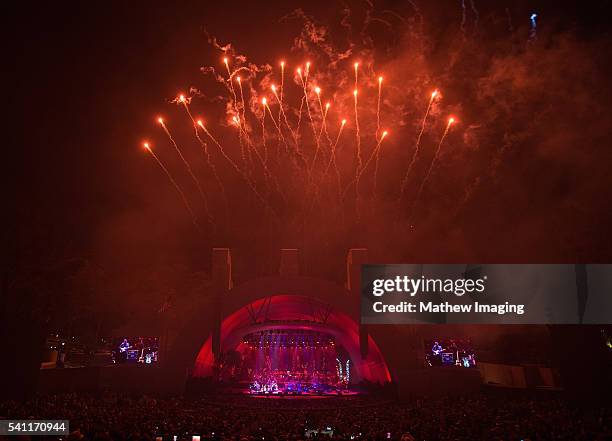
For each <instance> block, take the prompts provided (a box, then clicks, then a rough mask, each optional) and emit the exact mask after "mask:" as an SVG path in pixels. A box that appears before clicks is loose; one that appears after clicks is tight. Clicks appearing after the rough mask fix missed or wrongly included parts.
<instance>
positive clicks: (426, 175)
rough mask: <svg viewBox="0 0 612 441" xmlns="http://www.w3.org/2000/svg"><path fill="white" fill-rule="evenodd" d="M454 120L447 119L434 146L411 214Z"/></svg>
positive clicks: (451, 118) (452, 118)
mask: <svg viewBox="0 0 612 441" xmlns="http://www.w3.org/2000/svg"><path fill="white" fill-rule="evenodd" d="M455 122H456V120H455V118H454V117H452V116H451V117H450V118H449V119H448V123H447V124H446V129H445V130H444V133H443V134H442V138H440V142H439V143H438V147H437V148H436V151H435V153H434V156H433V158H432V159H431V163H430V164H429V168H428V169H427V172H426V173H425V177H424V178H423V180H422V181H421V186H420V187H419V191H418V193H417V195H416V198H415V200H414V203H413V204H412V210H411V212H410V214H411V215H412V214H413V213H414V211H415V209H416V206H417V204H418V202H419V200H420V199H421V195H422V193H423V189H424V188H425V184H427V181H428V180H429V177H430V175H431V171H432V170H433V169H434V166H435V165H436V160H437V159H438V155H439V154H440V149H441V148H442V144H443V143H444V140H445V139H446V136H447V135H448V132H449V130H450V128H451V126H452V125H453V124H455Z"/></svg>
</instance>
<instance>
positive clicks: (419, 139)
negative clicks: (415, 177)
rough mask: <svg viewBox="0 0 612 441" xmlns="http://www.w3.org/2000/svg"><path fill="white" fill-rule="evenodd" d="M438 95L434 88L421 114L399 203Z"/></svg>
mask: <svg viewBox="0 0 612 441" xmlns="http://www.w3.org/2000/svg"><path fill="white" fill-rule="evenodd" d="M438 95H439V92H438V91H437V90H434V91H433V92H432V93H431V97H430V98H429V104H427V110H426V111H425V116H423V120H422V122H421V130H420V131H419V135H418V136H417V140H416V144H415V147H414V153H413V154H412V158H411V159H410V163H409V164H408V168H407V169H406V174H405V175H404V179H403V180H402V185H401V188H400V196H399V203H401V202H402V200H403V199H404V194H405V192H406V185H407V184H408V178H409V177H410V172H411V171H412V167H413V166H414V163H415V162H416V159H417V157H418V154H419V148H420V146H421V138H422V137H423V133H424V132H425V123H426V122H427V117H428V116H429V112H430V111H431V106H432V105H433V102H434V100H435V99H436V97H437V96H438Z"/></svg>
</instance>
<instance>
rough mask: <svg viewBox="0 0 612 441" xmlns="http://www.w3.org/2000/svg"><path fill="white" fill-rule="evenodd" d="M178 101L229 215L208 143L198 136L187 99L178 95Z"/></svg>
mask: <svg viewBox="0 0 612 441" xmlns="http://www.w3.org/2000/svg"><path fill="white" fill-rule="evenodd" d="M178 102H179V103H182V104H183V107H184V109H185V112H187V116H188V117H189V119H190V120H191V123H192V124H193V131H194V134H195V137H196V139H197V140H198V142H199V143H200V146H201V147H202V150H203V151H204V157H205V158H206V165H208V168H210V171H211V172H212V175H213V177H214V178H215V181H216V182H217V185H218V186H219V189H220V190H221V195H222V196H223V202H224V206H225V214H226V216H229V202H228V200H227V194H226V193H225V186H224V185H223V182H221V178H220V177H219V175H218V173H217V167H216V166H215V164H214V163H213V161H212V158H211V157H210V152H209V151H208V144H206V143H205V142H204V140H203V139H202V138H201V137H200V134H199V133H198V126H197V124H196V121H195V119H194V118H193V115H192V114H191V110H190V109H189V101H188V100H187V99H186V98H185V96H184V95H180V96H179V98H178Z"/></svg>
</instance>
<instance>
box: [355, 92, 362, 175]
mask: <svg viewBox="0 0 612 441" xmlns="http://www.w3.org/2000/svg"><path fill="white" fill-rule="evenodd" d="M353 98H354V99H353V102H354V104H355V142H356V144H357V164H356V166H355V173H356V174H358V173H359V170H361V167H362V166H363V161H362V159H361V132H360V130H359V111H358V110H357V89H355V90H354V91H353Z"/></svg>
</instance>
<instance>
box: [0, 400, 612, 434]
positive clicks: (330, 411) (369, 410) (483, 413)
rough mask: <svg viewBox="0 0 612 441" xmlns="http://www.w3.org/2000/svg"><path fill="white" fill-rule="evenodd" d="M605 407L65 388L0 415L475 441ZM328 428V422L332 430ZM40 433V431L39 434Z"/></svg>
mask: <svg viewBox="0 0 612 441" xmlns="http://www.w3.org/2000/svg"><path fill="white" fill-rule="evenodd" d="M611 414H612V412H611V409H609V408H596V409H594V408H584V407H578V406H575V405H572V404H571V403H569V402H567V401H564V400H562V399H560V398H558V397H555V398H528V397H516V396H514V395H512V396H505V395H500V394H494V395H493V394H484V393H483V394H480V395H478V396H472V397H464V398H455V397H447V398H443V399H431V400H428V399H420V400H415V401H413V402H410V403H403V404H402V403H395V402H387V401H380V400H378V399H374V398H368V397H364V396H361V397H352V398H349V397H333V398H318V399H307V398H303V397H301V398H256V397H249V396H235V395H231V396H230V395H225V396H223V395H220V396H209V397H206V398H199V399H193V400H186V399H182V398H172V399H169V398H163V399H161V398H150V397H140V398H130V397H126V396H116V395H111V394H105V395H102V396H94V395H89V394H65V395H54V396H45V397H38V398H35V399H33V400H31V401H28V402H19V403H17V402H11V401H6V402H0V418H11V419H67V420H69V421H70V430H71V432H72V433H71V435H70V436H69V437H68V440H69V441H78V440H82V441H108V440H119V441H147V440H155V438H156V437H163V441H173V437H174V436H177V440H178V441H180V440H189V441H191V436H192V435H200V436H201V440H202V441H206V440H232V441H234V440H235V441H253V440H262V441H263V440H270V441H275V440H279V441H280V440H305V439H307V438H306V431H309V433H310V431H311V430H313V429H314V430H317V431H318V430H321V431H322V432H327V433H326V434H324V433H320V434H316V433H315V434H312V435H311V436H312V438H311V439H327V440H329V439H331V440H353V439H354V440H387V439H391V440H401V441H406V440H407V441H447V440H449V441H450V440H453V441H461V440H466V441H474V440H493V441H496V440H504V441H505V440H517V441H519V440H524V441H527V440H530V441H536V440H573V441H581V440H585V441H587V440H588V441H592V440H604V439H612V422H611V418H610V416H611ZM328 428H331V429H332V430H333V434H331V435H330V434H329V432H330V431H329V430H328ZM37 438H38V437H37Z"/></svg>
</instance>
